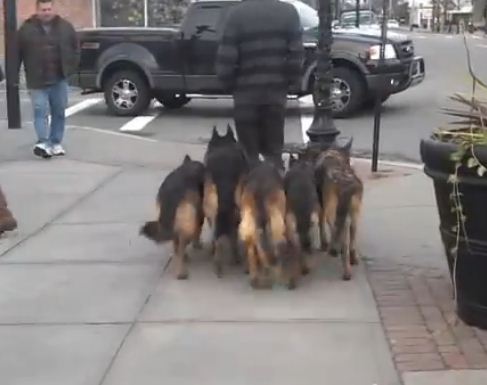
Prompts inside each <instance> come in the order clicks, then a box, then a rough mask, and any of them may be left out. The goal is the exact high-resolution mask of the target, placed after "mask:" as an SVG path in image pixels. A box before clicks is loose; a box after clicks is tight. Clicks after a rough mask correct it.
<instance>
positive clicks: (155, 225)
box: [140, 221, 173, 243]
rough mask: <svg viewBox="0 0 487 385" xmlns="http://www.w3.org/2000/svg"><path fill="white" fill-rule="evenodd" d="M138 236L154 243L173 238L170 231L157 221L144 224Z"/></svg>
mask: <svg viewBox="0 0 487 385" xmlns="http://www.w3.org/2000/svg"><path fill="white" fill-rule="evenodd" d="M140 234H141V235H143V236H145V237H146V238H148V239H150V240H152V241H154V242H156V243H163V242H167V241H170V240H171V239H172V237H173V231H172V229H171V230H169V229H167V228H164V227H163V226H161V224H160V223H159V221H150V222H146V223H145V224H144V225H143V226H142V227H141V229H140Z"/></svg>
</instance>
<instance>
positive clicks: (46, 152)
mask: <svg viewBox="0 0 487 385" xmlns="http://www.w3.org/2000/svg"><path fill="white" fill-rule="evenodd" d="M34 155H36V156H40V157H41V158H44V159H47V158H50V157H51V156H52V151H51V148H50V147H49V146H48V145H47V144H46V143H37V144H36V145H35V146H34Z"/></svg>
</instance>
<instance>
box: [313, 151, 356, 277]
mask: <svg viewBox="0 0 487 385" xmlns="http://www.w3.org/2000/svg"><path fill="white" fill-rule="evenodd" d="M315 177H316V182H317V188H318V193H319V196H320V201H321V204H322V215H321V236H322V248H323V250H327V249H328V246H330V250H329V251H330V254H332V255H335V256H336V255H337V254H338V253H340V254H341V257H342V263H343V279H344V280H346V281H348V280H350V279H351V278H352V267H351V265H356V264H358V255H357V249H356V236H357V226H358V220H359V215H360V210H361V207H362V196H363V183H362V181H361V180H360V179H359V178H358V176H357V175H356V174H355V171H354V170H353V168H352V167H351V165H350V158H349V156H348V154H347V153H345V152H344V151H340V150H337V149H329V150H326V151H324V152H322V153H321V154H320V155H319V156H318V159H317V162H316V165H315ZM326 224H328V226H329V227H330V230H331V236H332V238H331V244H330V245H328V242H327V235H326Z"/></svg>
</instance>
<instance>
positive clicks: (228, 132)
mask: <svg viewBox="0 0 487 385" xmlns="http://www.w3.org/2000/svg"><path fill="white" fill-rule="evenodd" d="M225 137H227V138H229V139H233V140H235V135H234V133H233V129H232V127H231V126H230V124H227V133H226V135H225Z"/></svg>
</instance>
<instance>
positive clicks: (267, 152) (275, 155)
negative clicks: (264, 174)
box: [262, 104, 286, 170]
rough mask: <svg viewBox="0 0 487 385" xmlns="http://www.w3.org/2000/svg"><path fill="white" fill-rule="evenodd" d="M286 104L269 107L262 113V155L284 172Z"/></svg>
mask: <svg viewBox="0 0 487 385" xmlns="http://www.w3.org/2000/svg"><path fill="white" fill-rule="evenodd" d="M285 119H286V104H276V105H268V106H265V108H263V111H262V122H263V125H262V126H263V127H262V155H264V158H265V159H266V160H269V161H270V162H272V163H274V165H275V166H276V167H277V168H279V169H281V170H284V163H283V161H282V150H283V147H284V122H285Z"/></svg>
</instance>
